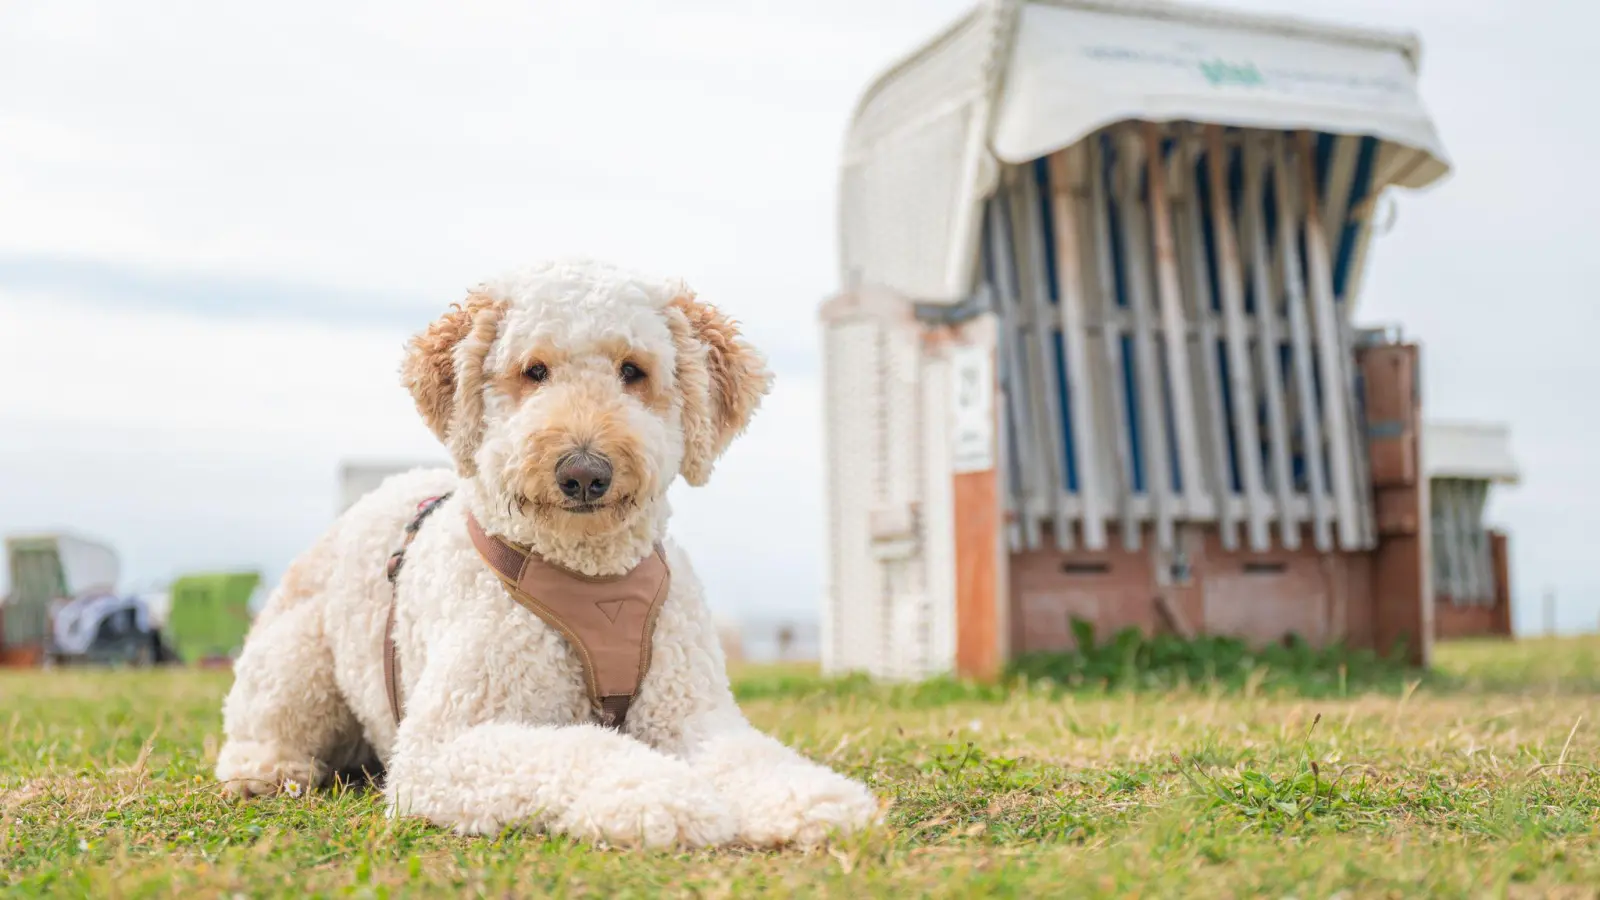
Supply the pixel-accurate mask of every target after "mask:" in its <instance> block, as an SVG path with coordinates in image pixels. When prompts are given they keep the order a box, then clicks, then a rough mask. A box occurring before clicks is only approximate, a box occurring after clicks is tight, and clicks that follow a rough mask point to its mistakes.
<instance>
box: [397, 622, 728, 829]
mask: <svg viewBox="0 0 1600 900" xmlns="http://www.w3.org/2000/svg"><path fill="white" fill-rule="evenodd" d="M454 638H455V636H453V635H447V636H442V637H441V638H440V640H439V641H438V643H436V645H435V646H438V647H442V648H444V650H443V651H442V653H441V654H440V655H439V656H438V657H435V658H434V659H430V660H429V661H428V665H427V668H426V669H425V670H423V672H422V673H421V676H420V678H419V679H418V682H417V686H416V690H415V694H414V696H412V697H411V698H410V699H408V701H407V704H406V716H405V719H404V721H403V722H402V723H401V725H400V730H399V733H398V734H397V736H396V742H395V750H394V753H393V755H392V756H391V757H390V759H389V761H388V774H387V783H386V785H385V788H384V791H385V794H386V795H387V798H388V801H389V810H390V814H391V815H419V816H424V817H426V818H428V819H429V820H430V821H432V822H433V823H434V824H436V825H440V826H444V827H448V828H453V829H454V830H456V831H457V832H459V833H461V834H494V833H497V832H499V831H500V830H501V829H503V828H505V827H507V826H524V827H531V828H542V829H546V830H548V831H551V832H558V833H562V834H567V835H570V836H573V837H577V838H582V839H587V840H595V841H604V842H606V843H609V844H613V845H624V846H629V845H632V846H648V847H667V846H674V845H680V846H692V847H698V846H714V845H717V844H722V843H726V842H728V841H729V840H731V839H732V837H733V832H734V822H733V817H732V816H731V815H730V813H729V812H728V809H727V805H726V804H725V803H724V802H723V800H722V798H721V797H719V796H718V794H717V792H716V791H714V790H712V789H711V788H710V787H708V786H707V785H705V784H704V782H703V778H702V777H701V776H700V775H698V774H697V773H696V772H694V771H693V770H692V769H691V768H690V767H689V765H688V764H687V763H685V762H684V761H683V760H680V759H674V758H672V757H670V756H667V755H665V754H662V753H659V752H657V751H655V750H652V749H651V748H649V747H646V746H645V745H644V744H642V743H640V742H638V741H636V740H633V739H631V738H628V737H625V736H623V735H621V734H618V733H616V732H614V731H609V730H606V729H602V728H600V727H598V726H594V725H567V726H539V725H528V724H524V723H521V722H506V721H495V720H494V719H495V718H496V717H498V716H500V715H503V714H504V713H503V712H502V710H504V709H505V708H507V706H511V707H512V708H514V706H515V705H514V704H507V703H504V702H502V701H503V697H501V696H494V694H495V692H496V691H497V690H507V689H508V688H507V687H506V686H504V685H502V684H500V683H497V682H495V681H494V680H493V679H485V675H484V666H485V659H486V657H485V654H484V651H483V649H482V648H480V647H474V646H472V645H473V641H472V639H471V636H470V635H469V636H465V637H464V639H463V640H461V641H459V642H458V641H456V640H455V639H454ZM522 688H523V689H526V685H523V686H522Z"/></svg>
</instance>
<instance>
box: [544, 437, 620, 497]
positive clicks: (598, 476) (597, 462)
mask: <svg viewBox="0 0 1600 900" xmlns="http://www.w3.org/2000/svg"><path fill="white" fill-rule="evenodd" d="M556 484H558V485H560V486H561V493H563V494H566V495H567V496H568V497H570V498H572V499H573V500H577V501H578V502H580V503H593V502H594V501H596V500H599V499H600V498H601V497H604V496H605V495H606V491H608V490H610V489H611V462H610V461H609V460H607V459H606V458H605V457H604V456H599V455H597V454H594V453H590V452H588V451H587V450H579V451H578V452H576V453H568V454H567V455H566V456H563V457H561V460H560V461H559V462H557V463H556Z"/></svg>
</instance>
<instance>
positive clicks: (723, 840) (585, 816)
mask: <svg viewBox="0 0 1600 900" xmlns="http://www.w3.org/2000/svg"><path fill="white" fill-rule="evenodd" d="M673 768H677V767H673ZM688 775H689V773H688V771H687V769H686V767H685V770H684V771H683V772H681V773H679V772H674V773H637V772H636V773H631V774H629V775H624V776H623V777H621V778H618V779H617V780H615V781H604V782H600V783H597V784H595V785H593V786H591V787H589V788H587V789H585V790H584V791H583V792H582V793H580V794H578V796H577V797H576V798H575V799H574V800H573V802H572V805H571V806H570V807H569V808H568V809H567V810H566V812H565V814H563V815H562V816H560V817H559V819H558V820H557V821H556V822H555V823H553V830H555V831H560V832H562V833H565V834H569V835H571V836H573V837H576V838H582V839H587V840H593V841H603V842H605V843H607V844H610V845H612V846H619V847H652V848H665V847H715V846H719V845H721V844H727V843H730V842H732V841H733V839H734V837H735V836H736V834H737V831H738V822H737V820H736V819H735V818H734V815H733V812H732V810H730V809H729V807H728V804H727V803H726V802H725V801H724V800H723V798H722V797H721V796H719V795H718V794H717V793H716V792H715V791H714V790H712V789H711V788H710V787H708V786H705V785H703V784H701V783H700V782H698V781H696V780H695V779H693V778H692V777H687V776H688Z"/></svg>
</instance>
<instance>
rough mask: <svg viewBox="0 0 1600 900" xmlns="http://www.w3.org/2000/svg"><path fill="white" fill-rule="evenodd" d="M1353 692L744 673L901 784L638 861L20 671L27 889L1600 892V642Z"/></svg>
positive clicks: (1445, 658) (22, 849)
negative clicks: (430, 816) (877, 807)
mask: <svg viewBox="0 0 1600 900" xmlns="http://www.w3.org/2000/svg"><path fill="white" fill-rule="evenodd" d="M1439 656H1440V657H1441V661H1440V665H1439V669H1440V673H1439V674H1438V675H1434V676H1430V677H1429V678H1428V679H1424V680H1423V681H1421V683H1417V682H1414V681H1413V682H1403V681H1402V682H1398V683H1395V684H1390V685H1380V686H1377V687H1371V688H1367V689H1364V692H1361V693H1352V694H1350V695H1348V696H1341V695H1338V694H1336V695H1334V696H1331V697H1328V696H1320V695H1319V696H1316V697H1315V698H1312V697H1311V696H1308V694H1307V693H1305V692H1299V691H1296V690H1294V689H1293V688H1292V686H1290V687H1282V686H1276V687H1274V686H1272V685H1273V682H1270V681H1255V682H1251V683H1249V684H1246V685H1245V686H1244V687H1243V688H1233V689H1229V690H1222V689H1216V688H1213V689H1209V690H1208V689H1206V688H1205V687H1190V688H1186V689H1181V690H1179V691H1177V692H1172V693H1165V694H1158V693H1153V692H1144V693H1135V692H1113V693H1107V692H1105V691H1104V690H1094V689H1092V688H1077V689H1074V690H1072V691H1070V692H1067V693H1060V692H1058V691H1055V690H1053V689H1050V688H1049V687H1047V686H1040V685H1035V686H1033V687H1031V688H1030V687H1018V688H1014V689H1012V690H1009V691H988V692H980V691H972V690H966V689H962V688H961V687H960V686H957V685H944V686H942V687H940V686H937V685H936V686H927V687H922V688H897V689H891V688H875V687H867V686H863V685H861V684H859V683H857V682H846V683H835V682H825V681H822V680H821V679H818V678H816V677H815V676H814V675H812V674H810V673H808V672H806V671H803V670H798V669H793V668H791V669H788V670H785V671H782V672H774V671H770V670H755V671H749V672H742V673H740V675H739V680H740V683H741V691H742V693H743V694H744V695H745V696H746V697H747V698H748V699H747V700H746V701H745V708H746V710H747V711H748V713H749V714H750V717H751V718H752V719H753V720H754V721H755V722H756V723H757V724H758V725H759V726H761V727H763V728H766V729H769V730H770V731H772V732H774V733H776V734H778V735H779V736H781V737H782V738H783V739H784V740H786V741H789V742H792V743H793V744H795V745H797V746H798V747H800V748H802V750H803V751H804V752H805V753H807V754H808V755H810V756H812V757H814V758H816V759H818V760H822V761H824V762H827V763H828V764H830V765H833V766H836V767H839V768H841V769H843V770H844V771H847V772H850V773H852V774H854V775H856V776H858V777H861V778H865V779H867V780H868V781H869V782H870V784H871V785H872V786H873V788H874V789H875V790H876V791H877V792H878V793H879V795H880V796H883V797H885V798H886V799H889V800H891V801H892V806H891V807H890V808H889V812H888V819H887V824H886V826H885V827H884V828H883V829H882V830H880V831H879V832H877V833H874V834H870V835H867V836H864V837H862V838H860V839H854V840H851V841H849V842H846V843H844V844H842V845H839V846H835V847H832V848H831V849H828V850H824V851H818V852H814V853H811V854H800V853H757V852H746V851H723V852H704V853H686V854H677V855H673V854H634V853H624V852H613V851H606V850H599V849H595V848H593V847H589V846H585V845H580V844H575V843H573V842H570V841H567V840H562V839H547V838H545V837H543V836H541V835H536V834H526V833H510V834H507V835H505V836H502V837H501V838H499V839H496V840H483V839H462V838H456V837H453V836H451V835H449V834H446V833H442V832H440V831H438V830H435V829H433V828H431V827H429V826H427V825H425V824H423V823H421V822H417V821H409V820H405V821H397V822H391V821H386V820H385V819H384V817H383V812H382V803H381V797H380V796H379V795H377V794H375V793H374V792H371V791H366V790H357V789H348V790H342V791H334V792H324V793H315V794H312V795H310V796H307V797H303V798H300V799H290V798H278V799H273V800H267V801H257V802H253V803H249V804H243V805H240V804H235V803H233V802H230V801H228V800H225V799H223V798H222V797H221V796H220V795H219V792H218V790H217V787H216V785H215V784H214V783H213V782H212V780H211V774H210V769H211V764H212V760H213V759H214V757H215V754H216V750H217V742H218V727H219V712H218V710H219V708H220V700H221V697H222V694H223V692H224V690H225V689H226V686H227V678H228V676H227V675H226V674H216V673H200V672H155V673H133V674H119V673H106V672H81V671H75V672H53V673H0V730H3V731H4V735H5V738H4V741H3V742H0V894H4V895H6V896H33V895H69V896H70V895H85V896H95V897H141V896H212V895H232V894H241V895H246V896H260V895H269V896H306V895H308V894H317V895H327V896H396V897H398V896H417V895H425V894H441V895H450V896H457V895H462V894H471V895H492V896H496V897H501V896H534V895H543V894H554V895H563V896H566V895H570V896H604V897H608V898H612V897H626V896H647V895H653V894H658V893H670V894H685V895H694V896H716V897H724V896H745V895H749V894H755V893H764V894H774V895H800V896H846V897H863V896H896V897H899V896H950V897H966V896H973V895H989V894H993V895H1001V896H1016V897H1045V896H1141V897H1150V896H1168V895H1187V896H1204V897H1230V896H1231V897H1245V896H1271V897H1287V896H1294V897H1298V898H1311V897H1329V896H1333V895H1335V894H1342V895H1344V896H1350V897H1365V896H1416V895H1428V894H1434V895H1441V896H1527V897H1551V896H1554V897H1564V896H1565V897H1600V741H1597V738H1596V734H1597V728H1600V722H1597V721H1596V719H1597V717H1600V708H1597V706H1596V699H1597V698H1600V641H1597V640H1595V639H1570V640H1529V641H1523V642H1520V643H1516V644H1505V643H1483V644H1460V645H1447V646H1445V647H1442V648H1441V650H1440V653H1439Z"/></svg>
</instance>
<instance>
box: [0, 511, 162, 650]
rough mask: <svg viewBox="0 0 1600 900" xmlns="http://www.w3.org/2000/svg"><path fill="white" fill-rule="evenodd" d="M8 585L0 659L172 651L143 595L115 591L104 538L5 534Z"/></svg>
mask: <svg viewBox="0 0 1600 900" xmlns="http://www.w3.org/2000/svg"><path fill="white" fill-rule="evenodd" d="M6 559H7V564H8V568H9V571H10V574H11V593H10V595H9V596H7V598H6V602H5V605H4V607H0V664H3V665H12V666H36V665H47V664H51V663H56V662H63V663H78V662H86V663H125V664H130V665H152V664H155V663H160V662H168V661H170V660H171V659H172V654H171V652H170V650H169V649H168V648H167V647H166V645H165V643H164V642H163V641H162V638H161V634H160V631H159V629H157V628H156V627H155V625H154V624H153V623H152V621H151V616H150V611H149V608H148V605H147V604H146V602H145V599H144V598H143V597H141V596H138V595H127V596H122V595H118V594H117V593H116V588H117V580H118V578H119V575H120V566H119V564H118V561H117V555H116V553H115V552H114V551H113V550H112V549H111V548H110V547H108V546H106V545H105V544H102V543H99V542H97V541H92V540H89V539H87V538H83V537H80V536H77V535H72V534H66V533H53V534H38V535H25V536H16V537H10V538H7V539H6Z"/></svg>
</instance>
